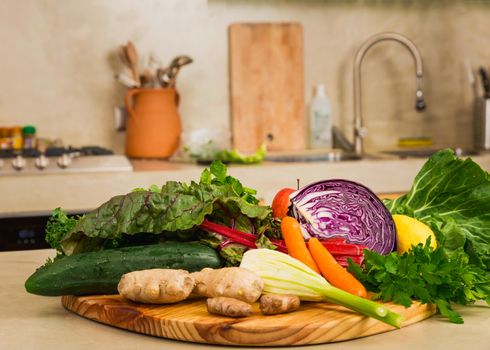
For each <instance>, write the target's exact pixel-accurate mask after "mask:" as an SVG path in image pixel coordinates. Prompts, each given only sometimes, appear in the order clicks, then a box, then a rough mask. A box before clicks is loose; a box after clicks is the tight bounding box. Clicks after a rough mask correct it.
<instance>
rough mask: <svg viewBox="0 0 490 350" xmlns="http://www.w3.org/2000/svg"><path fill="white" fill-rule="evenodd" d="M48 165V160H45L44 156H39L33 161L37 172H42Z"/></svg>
mask: <svg viewBox="0 0 490 350" xmlns="http://www.w3.org/2000/svg"><path fill="white" fill-rule="evenodd" d="M48 164H49V159H48V158H46V156H45V155H44V154H41V155H40V156H39V158H36V160H35V161H34V165H35V166H36V168H38V169H39V170H44V169H45V168H46V167H47V166H48Z"/></svg>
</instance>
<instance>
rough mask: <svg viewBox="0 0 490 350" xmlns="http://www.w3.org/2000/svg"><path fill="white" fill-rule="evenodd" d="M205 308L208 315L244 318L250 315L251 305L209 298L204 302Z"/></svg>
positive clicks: (224, 298) (229, 299) (226, 299)
mask: <svg viewBox="0 0 490 350" xmlns="http://www.w3.org/2000/svg"><path fill="white" fill-rule="evenodd" d="M206 306H207V308H208V312H209V313H210V314H217V315H223V316H229V317H246V316H250V315H251V314H252V305H250V304H247V303H246V302H244V301H241V300H238V299H234V298H228V297H216V298H209V299H207V300H206Z"/></svg>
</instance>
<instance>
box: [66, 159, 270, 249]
mask: <svg viewBox="0 0 490 350" xmlns="http://www.w3.org/2000/svg"><path fill="white" fill-rule="evenodd" d="M253 193H254V191H253V190H251V189H248V188H246V187H244V186H243V185H242V184H241V183H240V182H239V181H238V180H237V179H235V178H233V177H232V176H229V175H227V173H226V166H224V165H223V164H222V163H220V162H213V163H212V164H211V166H210V169H209V170H208V169H205V170H204V171H203V173H202V175H201V179H200V182H199V183H196V182H191V183H190V184H185V183H180V182H175V181H169V182H167V183H166V184H165V185H164V186H162V187H161V188H157V187H156V186H152V187H151V188H150V190H142V189H137V190H136V191H133V192H130V193H128V194H126V195H121V196H116V197H113V198H112V199H110V200H109V201H107V202H106V203H104V204H102V205H101V206H100V207H99V208H97V209H95V210H93V211H91V212H89V213H87V214H86V215H85V216H83V217H82V218H80V219H79V220H78V221H75V222H74V224H73V225H72V226H71V227H70V228H69V229H66V230H65V231H63V233H62V234H60V235H58V236H57V239H58V242H60V244H59V246H58V247H61V248H62V250H63V252H64V253H65V254H67V255H71V254H73V253H78V252H83V251H92V250H98V249H103V248H104V247H106V246H114V245H117V244H118V242H124V241H125V239H124V236H127V235H136V234H141V233H146V234H150V235H151V234H154V235H161V236H162V238H163V239H165V238H167V237H168V236H172V237H173V236H174V235H175V233H178V234H179V235H180V236H181V237H183V238H185V239H191V238H196V237H194V236H197V233H195V231H196V230H197V228H198V226H199V225H200V224H201V223H202V222H203V221H204V218H205V217H207V218H209V219H211V220H213V221H215V222H222V223H223V224H226V225H229V226H232V225H231V223H239V228H240V229H241V230H243V231H245V232H250V233H254V234H255V233H256V232H258V231H259V229H261V228H262V226H264V225H267V222H269V221H270V220H271V219H270V217H271V209H270V208H269V207H265V206H260V205H258V200H257V199H256V198H255V196H253ZM60 236H62V239H61V240H60Z"/></svg>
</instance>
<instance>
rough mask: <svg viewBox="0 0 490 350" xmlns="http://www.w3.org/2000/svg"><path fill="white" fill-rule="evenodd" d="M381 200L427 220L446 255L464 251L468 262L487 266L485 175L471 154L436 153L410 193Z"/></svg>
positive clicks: (489, 203)
mask: <svg viewBox="0 0 490 350" xmlns="http://www.w3.org/2000/svg"><path fill="white" fill-rule="evenodd" d="M384 204H385V205H386V207H387V208H388V209H389V210H390V212H391V213H392V214H404V215H407V216H411V217H414V218H416V219H417V220H419V221H422V222H423V223H425V224H427V225H428V226H429V227H430V228H431V229H432V231H434V233H435V235H436V238H437V243H438V244H439V245H442V247H443V249H444V250H445V252H446V253H447V254H452V253H455V252H458V251H461V250H464V252H465V253H466V254H468V256H469V262H470V263H471V264H475V265H477V266H480V267H482V268H483V269H485V270H487V271H489V270H490V174H489V173H488V172H486V171H484V170H483V169H481V168H480V166H479V165H478V164H476V163H475V162H474V161H472V160H471V159H470V158H468V159H465V160H463V159H460V158H458V157H456V156H455V155H454V153H453V152H452V151H451V150H449V149H448V150H442V151H439V152H437V153H436V154H434V155H433V156H432V157H430V158H429V160H428V161H427V162H426V163H425V164H424V166H423V167H422V169H421V170H420V172H419V173H418V174H417V176H416V177H415V181H414V183H413V185H412V188H411V190H410V192H408V193H407V194H405V195H404V196H401V197H399V198H397V199H394V200H385V201H384Z"/></svg>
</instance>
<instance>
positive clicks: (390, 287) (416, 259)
mask: <svg viewBox="0 0 490 350" xmlns="http://www.w3.org/2000/svg"><path fill="white" fill-rule="evenodd" d="M364 254H365V262H364V263H365V267H364V269H363V268H362V267H361V266H359V265H357V264H355V263H354V262H352V261H349V267H348V270H349V271H350V272H351V273H353V274H354V275H355V277H356V278H357V279H359V281H360V282H361V283H362V284H363V285H364V286H365V287H366V288H367V289H368V290H370V291H373V292H375V293H376V294H375V295H374V297H373V298H374V299H376V300H382V301H384V302H386V301H393V302H395V303H397V304H402V305H404V306H406V307H409V306H410V305H411V304H412V299H418V300H420V301H421V302H422V303H423V304H425V303H434V304H436V305H437V307H438V309H439V312H440V313H441V315H442V316H444V317H447V318H448V319H449V320H450V321H451V322H454V323H463V319H462V317H461V315H460V314H459V313H457V312H456V311H454V310H453V309H452V307H451V303H456V304H461V305H467V304H471V303H474V302H475V301H477V300H486V302H487V303H489V304H490V275H489V273H488V272H487V271H484V270H483V269H481V268H479V267H477V266H475V265H473V264H468V256H467V255H466V254H465V253H464V252H462V251H459V252H455V253H454V254H452V255H451V256H448V255H447V254H446V253H445V252H444V251H443V249H442V248H437V249H435V250H433V249H432V248H431V247H430V238H429V239H428V240H427V242H426V244H425V245H422V244H419V245H418V246H416V247H413V248H412V250H410V251H409V252H407V253H405V254H403V255H397V254H396V252H394V253H391V254H389V255H380V254H378V253H376V252H372V251H369V250H364Z"/></svg>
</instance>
